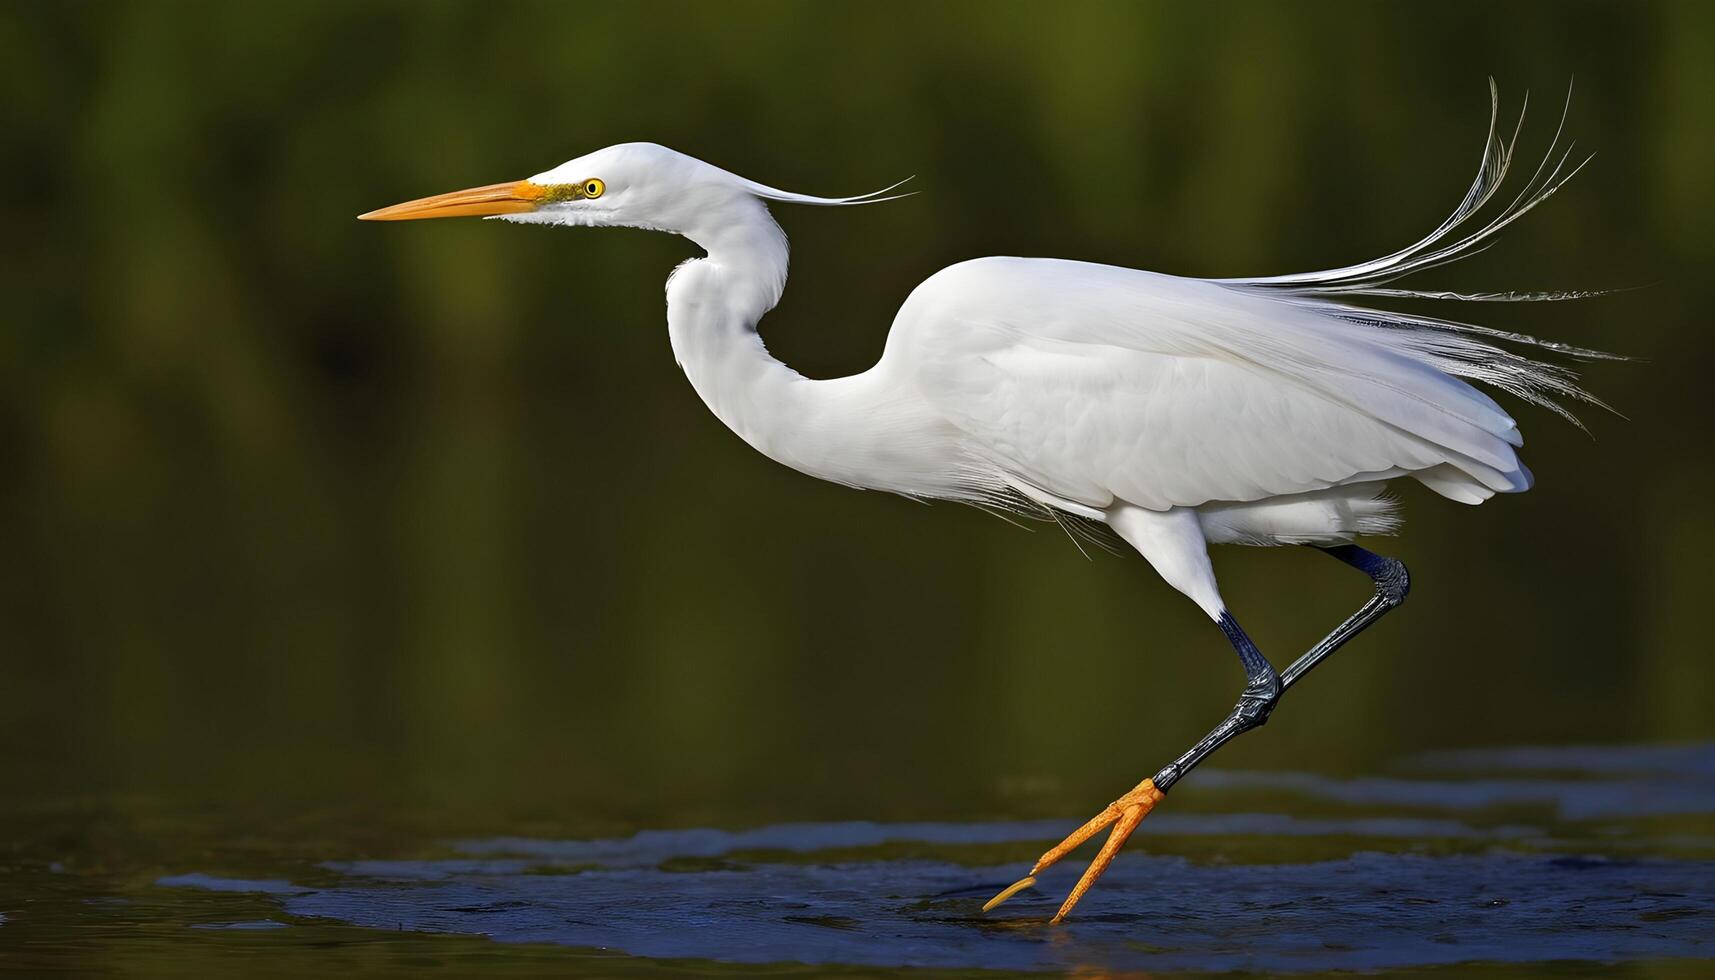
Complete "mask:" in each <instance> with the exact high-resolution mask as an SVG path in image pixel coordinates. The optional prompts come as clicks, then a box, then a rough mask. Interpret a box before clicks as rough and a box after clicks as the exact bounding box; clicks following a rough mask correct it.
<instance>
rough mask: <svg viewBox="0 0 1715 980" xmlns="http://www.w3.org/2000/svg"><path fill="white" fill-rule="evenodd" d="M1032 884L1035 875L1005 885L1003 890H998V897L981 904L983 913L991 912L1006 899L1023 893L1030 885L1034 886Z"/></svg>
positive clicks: (1034, 881) (1034, 880)
mask: <svg viewBox="0 0 1715 980" xmlns="http://www.w3.org/2000/svg"><path fill="white" fill-rule="evenodd" d="M1034 884H1036V876H1035V875H1027V876H1025V877H1023V878H1020V879H1018V880H1017V881H1015V882H1013V883H1012V884H1010V885H1007V886H1006V887H1005V888H1002V889H1001V890H1000V894H999V895H996V896H995V897H993V898H991V899H989V900H988V901H986V902H984V903H983V911H984V912H988V911H992V910H993V909H994V907H995V906H997V905H999V904H1000V903H1002V902H1004V901H1006V900H1007V899H1009V898H1011V897H1012V896H1014V895H1017V894H1018V893H1019V892H1021V891H1024V890H1025V889H1026V888H1029V887H1030V886H1031V885H1034Z"/></svg>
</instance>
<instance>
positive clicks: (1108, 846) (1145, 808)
mask: <svg viewBox="0 0 1715 980" xmlns="http://www.w3.org/2000/svg"><path fill="white" fill-rule="evenodd" d="M1166 795H1167V794H1165V793H1163V792H1162V791H1161V790H1158V789H1156V788H1155V780H1153V779H1146V780H1144V781H1143V782H1141V783H1138V784H1137V786H1136V787H1135V788H1133V789H1132V791H1131V792H1129V793H1127V794H1126V795H1124V796H1122V797H1120V798H1119V799H1117V800H1115V801H1113V802H1112V803H1109V804H1108V807H1107V809H1105V810H1103V811H1102V812H1101V813H1098V814H1096V815H1095V816H1094V817H1091V818H1090V821H1089V823H1086V824H1084V825H1083V826H1082V827H1079V828H1078V829H1077V830H1074V831H1072V833H1070V834H1068V835H1067V836H1066V839H1065V840H1063V841H1061V842H1060V843H1058V844H1055V845H1054V846H1053V847H1051V848H1049V849H1048V852H1047V853H1046V854H1043V855H1042V856H1041V857H1039V858H1037V859H1036V865H1035V866H1034V867H1032V868H1031V869H1030V873H1029V874H1028V875H1025V876H1024V877H1023V878H1020V879H1019V880H1018V881H1016V882H1014V883H1013V884H1011V885H1009V886H1007V887H1006V888H1005V889H1004V890H1002V891H1001V893H1000V894H999V895H996V896H995V897H993V898H991V899H989V900H988V903H987V904H985V905H984V906H983V911H984V912H987V911H989V910H990V909H993V908H994V907H995V906H997V905H999V904H1000V903H1002V902H1004V901H1006V900H1007V899H1009V898H1011V897H1012V896H1014V895H1016V894H1018V893H1019V892H1021V891H1023V890H1024V889H1026V888H1029V887H1030V886H1031V885H1034V884H1036V876H1037V875H1038V874H1041V873H1042V870H1043V869H1044V868H1047V867H1048V866H1050V865H1052V864H1053V863H1054V862H1056V861H1058V860H1060V859H1061V858H1063V857H1065V856H1066V855H1068V854H1070V853H1072V852H1073V851H1075V850H1077V849H1078V845H1080V844H1082V843H1084V842H1085V841H1087V840H1089V839H1090V838H1091V837H1094V836H1095V835H1096V832H1097V831H1099V830H1101V829H1102V828H1103V827H1106V826H1107V825H1108V824H1114V829H1113V830H1112V831H1111V832H1110V833H1109V834H1108V839H1107V840H1106V841H1104V842H1103V843H1102V849H1101V850H1100V851H1099V852H1097V854H1096V858H1095V860H1093V861H1091V862H1090V866H1089V867H1088V868H1085V869H1084V876H1083V877H1082V878H1079V879H1078V883H1077V884H1076V885H1075V886H1073V888H1072V894H1070V895H1067V896H1066V901H1064V902H1062V903H1061V904H1060V911H1058V912H1056V913H1054V919H1053V922H1054V923H1055V924H1058V923H1059V922H1060V921H1062V920H1063V919H1065V918H1066V915H1067V914H1068V913H1070V912H1071V911H1072V909H1073V908H1074V907H1075V906H1076V905H1077V904H1078V902H1079V900H1080V899H1082V898H1083V897H1084V893H1085V892H1087V891H1089V890H1090V886H1091V885H1094V884H1095V883H1096V879H1097V878H1100V877H1101V876H1102V872H1104V871H1106V870H1108V865H1110V864H1112V863H1114V855H1116V854H1118V853H1119V852H1120V848H1122V847H1124V846H1125V842H1126V838H1128V837H1130V836H1131V832H1132V831H1134V830H1136V829H1137V825H1138V824H1140V823H1142V822H1143V818H1144V817H1147V816H1149V811H1151V810H1153V809H1155V804H1157V803H1160V802H1161V798H1162V797H1163V796H1166ZM1115 821H1118V822H1117V823H1115Z"/></svg>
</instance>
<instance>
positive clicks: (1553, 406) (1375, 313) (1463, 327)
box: [1215, 78, 1626, 427]
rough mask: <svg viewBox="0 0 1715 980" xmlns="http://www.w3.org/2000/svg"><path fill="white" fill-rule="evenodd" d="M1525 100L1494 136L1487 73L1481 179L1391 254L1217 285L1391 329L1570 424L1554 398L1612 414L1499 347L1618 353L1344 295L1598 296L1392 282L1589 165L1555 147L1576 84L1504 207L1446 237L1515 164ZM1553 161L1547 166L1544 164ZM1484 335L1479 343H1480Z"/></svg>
mask: <svg viewBox="0 0 1715 980" xmlns="http://www.w3.org/2000/svg"><path fill="white" fill-rule="evenodd" d="M1529 103H1530V98H1529V95H1528V93H1527V95H1526V97H1525V105H1524V106H1523V107H1521V108H1520V110H1519V117H1518V122H1517V123H1516V124H1515V125H1514V127H1513V132H1512V136H1511V137H1510V138H1507V137H1504V136H1502V135H1501V134H1500V132H1499V129H1498V123H1499V119H1500V94H1499V90H1498V89H1497V88H1496V86H1495V80H1494V79H1493V78H1491V79H1489V131H1488V136H1487V138H1486V139H1485V140H1484V143H1483V158H1482V162H1481V164H1480V165H1479V166H1478V168H1477V177H1476V179H1475V180H1474V181H1473V182H1472V183H1471V186H1470V188H1469V189H1468V190H1467V191H1466V192H1465V197H1464V199H1463V200H1461V201H1460V202H1459V206H1458V207H1457V208H1455V209H1454V210H1453V213H1452V214H1450V215H1448V217H1447V219H1446V220H1445V221H1443V222H1441V224H1440V226H1438V227H1437V228H1436V229H1435V230H1434V231H1432V232H1430V233H1429V234H1428V235H1426V236H1425V237H1424V238H1422V239H1421V240H1419V241H1417V242H1416V243H1414V244H1412V245H1410V246H1408V247H1406V248H1404V249H1401V250H1399V251H1397V252H1394V253H1393V254H1391V255H1387V256H1384V257H1382V258H1379V259H1374V260H1372V261H1369V262H1361V263H1358V264H1356V265H1349V266H1343V267H1341V268H1338V269H1326V270H1323V271H1320V272H1302V273H1294V274H1291V275H1282V276H1266V277H1260V278H1247V279H1217V280H1215V281H1216V282H1219V283H1221V284H1223V285H1227V286H1233V287H1240V288H1254V289H1261V290H1268V291H1271V292H1280V293H1285V294H1288V295H1289V296H1290V297H1291V299H1290V300H1289V301H1290V302H1292V303H1293V304H1294V305H1298V306H1303V307H1307V308H1310V309H1314V310H1316V311H1317V312H1320V313H1323V314H1325V315H1328V316H1332V317H1335V318H1338V319H1341V320H1345V321H1348V322H1351V323H1357V324H1362V325H1364V326H1368V327H1374V328H1378V329H1382V330H1387V331H1389V332H1390V334H1391V336H1390V338H1389V342H1388V346H1390V347H1394V348H1397V349H1399V350H1400V352H1401V353H1404V354H1406V355H1408V356H1411V357H1413V358H1415V359H1417V360H1419V361H1422V362H1424V363H1427V364H1430V365H1432V366H1433V367H1435V368H1436V369H1438V370H1440V371H1443V372H1445V373H1447V374H1450V375H1453V376H1455V377H1460V378H1467V379H1470V380H1473V381H1477V382H1481V383H1483V384H1487V385H1492V386H1494V387H1496V388H1499V389H1501V390H1502V391H1506V392H1508V393H1510V394H1512V395H1515V396H1517V397H1519V398H1521V399H1523V400H1525V401H1527V402H1530V403H1532V404H1536V405H1541V406H1543V407H1545V408H1548V409H1550V410H1552V411H1554V412H1556V413H1558V414H1560V415H1561V416H1563V417H1565V418H1566V419H1568V420H1569V421H1571V422H1572V423H1573V424H1575V425H1579V426H1580V427H1582V423H1580V422H1579V421H1578V419H1577V417H1576V416H1574V415H1573V414H1572V412H1571V411H1570V410H1569V409H1567V408H1566V406H1565V405H1563V404H1562V403H1561V402H1560V401H1558V400H1557V399H1569V400H1573V401H1582V402H1585V403H1588V404H1592V405H1596V406H1598V407H1600V408H1604V409H1607V410H1608V411H1613V409H1612V408H1610V407H1609V406H1608V405H1606V404H1604V403H1603V402H1602V401H1601V400H1599V399H1597V398H1596V397H1595V396H1593V395H1591V394H1590V393H1589V392H1587V391H1585V390H1584V389H1583V388H1581V387H1579V386H1578V384H1577V378H1578V375H1577V373H1576V372H1574V371H1572V370H1571V369H1570V368H1567V367H1565V366H1563V365H1558V364H1551V363H1547V362H1544V361H1539V360H1535V359H1533V358H1530V357H1526V356H1524V355H1523V354H1520V353H1518V352H1516V351H1512V350H1508V349H1507V348H1505V347H1501V346H1499V343H1511V344H1520V345H1527V346H1531V347H1539V348H1542V349H1544V350H1548V351H1552V352H1554V353H1556V354H1559V355H1563V356H1566V357H1572V358H1577V359H1581V360H1626V358H1625V357H1624V356H1622V355H1618V354H1611V353H1608V352H1606V351H1599V350H1592V349H1590V348H1586V347H1577V346H1574V345H1571V344H1563V343H1559V342H1556V341H1551V340H1542V339H1540V338H1537V337H1532V336H1529V335H1527V334H1522V333H1514V332H1511V331H1506V330H1497V329H1494V328H1491V327H1484V326H1479V325H1477V324H1472V323H1464V322H1462V321H1458V320H1449V319H1444V318H1440V317H1431V316H1421V315H1418V314H1412V313H1401V312H1396V311H1393V310H1378V309H1373V308H1369V307H1360V306H1353V305H1351V304H1350V303H1347V302H1343V301H1342V300H1344V299H1346V298H1349V297H1355V296H1375V297H1386V298H1391V299H1427V300H1455V301H1465V302H1544V301H1559V300H1571V299H1584V298H1588V297H1592V296H1600V295H1604V294H1605V293H1606V292H1607V291H1606V290H1555V291H1546V292H1500V293H1456V292H1449V291H1445V290H1421V289H1400V288H1393V287H1390V286H1389V285H1388V284H1389V283H1392V282H1394V281H1396V280H1398V279H1400V278H1402V277H1404V276H1407V275H1410V274H1412V273H1415V272H1421V271H1423V270H1425V269H1431V268H1435V267H1437V266H1441V265H1446V264H1448V263H1450V262H1455V261H1458V260H1460V259H1464V258H1469V257H1471V256H1473V255H1476V254H1477V253H1478V252H1481V251H1483V250H1484V249H1486V248H1488V247H1489V246H1491V245H1493V244H1494V236H1496V235H1497V234H1498V233H1499V232H1500V231H1501V230H1502V229H1504V228H1506V227H1507V226H1508V225H1510V224H1512V223H1513V222H1514V221H1517V220H1518V219H1519V218H1521V217H1523V216H1524V215H1525V214H1527V213H1529V212H1530V211H1531V210H1532V209H1533V208H1535V207H1536V206H1537V205H1539V204H1541V203H1542V202H1543V201H1546V200H1548V199H1549V198H1550V197H1552V196H1553V195H1554V194H1555V192H1556V191H1558V190H1560V188H1561V187H1563V186H1565V184H1566V182H1567V181H1569V180H1571V179H1572V178H1573V177H1574V176H1576V175H1577V173H1578V172H1579V171H1580V170H1582V169H1583V168H1584V165H1585V164H1587V163H1589V162H1590V160H1591V158H1592V157H1594V156H1595V154H1590V155H1587V156H1585V157H1583V158H1582V159H1580V160H1579V161H1578V162H1577V163H1576V164H1572V165H1571V166H1570V167H1569V166H1568V164H1569V162H1570V161H1571V160H1572V153H1573V146H1572V145H1568V146H1567V147H1566V149H1565V150H1563V151H1560V152H1559V155H1558V158H1557V157H1556V151H1557V150H1558V149H1559V146H1560V139H1561V136H1562V134H1563V133H1564V131H1565V128H1566V119H1567V115H1568V112H1569V111H1570V109H1571V106H1572V88H1571V85H1570V84H1568V86H1567V90H1566V105H1565V107H1564V108H1563V109H1562V110H1561V114H1560V122H1559V125H1558V126H1557V127H1556V129H1555V133H1554V139H1553V141H1551V142H1550V144H1549V147H1548V150H1547V152H1546V153H1545V154H1544V155H1543V158H1542V161H1541V162H1540V163H1539V164H1538V165H1537V168H1536V170H1535V172H1534V173H1532V174H1531V178H1530V180H1529V181H1527V182H1526V183H1525V186H1524V187H1523V188H1522V189H1521V190H1520V191H1519V193H1518V194H1517V195H1516V196H1515V197H1514V198H1513V199H1512V201H1510V202H1509V203H1508V204H1507V205H1506V206H1505V207H1504V208H1502V209H1501V211H1500V212H1499V213H1498V214H1496V215H1495V216H1494V217H1493V218H1492V219H1490V220H1489V221H1488V222H1487V223H1486V224H1484V225H1483V226H1482V227H1481V228H1479V229H1477V230H1476V231H1473V232H1471V233H1469V234H1466V235H1464V236H1463V237H1460V238H1457V239H1455V240H1452V241H1448V239H1449V238H1450V237H1451V236H1453V234H1454V233H1455V232H1456V231H1457V230H1458V229H1459V228H1461V227H1463V226H1464V225H1465V224H1466V223H1467V222H1469V221H1470V220H1471V219H1472V218H1473V217H1475V216H1476V215H1477V214H1478V213H1479V212H1480V211H1482V210H1484V209H1485V208H1486V206H1487V205H1488V204H1489V203H1490V202H1491V201H1493V200H1494V199H1495V196H1496V194H1497V193H1498V192H1499V190H1500V188H1501V185H1502V184H1503V183H1504V182H1505V180H1506V176H1507V172H1508V171H1509V170H1510V169H1511V167H1512V163H1513V156H1514V150H1515V148H1516V147H1517V146H1518V138H1519V133H1520V132H1521V131H1522V129H1523V127H1524V117H1525V110H1526V109H1527V108H1528V107H1529ZM1550 161H1553V166H1552V167H1550V166H1549V164H1550ZM1479 338H1481V339H1479Z"/></svg>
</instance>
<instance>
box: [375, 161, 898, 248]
mask: <svg viewBox="0 0 1715 980" xmlns="http://www.w3.org/2000/svg"><path fill="white" fill-rule="evenodd" d="M908 179H909V178H908ZM901 183H903V181H901ZM897 186H899V185H898V184H895V185H893V187H897ZM893 187H889V188H886V189H885V190H880V191H876V192H875V193H873V194H864V195H861V196H859V197H844V198H830V197H812V196H810V195H807V194H792V193H789V192H787V191H781V190H776V189H775V188H772V187H768V186H765V185H763V184H758V183H756V182H755V181H750V180H746V179H744V178H743V177H740V176H738V175H737V174H733V173H729V172H727V171H725V170H722V169H721V168H719V167H716V166H714V165H712V164H708V163H704V162H703V161H701V160H698V159H697V158H695V157H691V156H686V155H685V154H683V153H679V152H677V151H675V150H670V149H668V148H667V147H665V146H660V145H658V144H655V143H620V144H618V145H615V146H610V147H607V148H605V149H601V150H597V151H595V152H594V153H586V154H585V155H583V156H581V157H578V158H577V159H575V160H568V161H566V162H565V163H562V164H560V165H559V166H557V167H553V168H550V169H548V170H544V171H542V172H541V173H539V174H536V175H535V176H533V177H529V178H526V179H524V180H515V181H508V182H505V183H500V184H488V185H486V186H483V187H473V188H471V189H469V190H462V191H453V192H452V193H450V194H437V195H435V196H434V197H425V198H420V199H418V200H415V201H406V202H405V203H403V204H395V205H393V206H392V207H387V208H381V209H380V210H378V211H371V212H369V213H368V214H362V215H358V217H359V218H361V219H363V220H366V221H409V220H413V219H417V218H453V217H465V216H476V217H486V218H501V219H504V220H506V221H519V222H527V223H532V224H551V225H584V226H589V227H598V228H599V227H627V228H648V229H652V230H655V231H670V232H677V233H681V234H685V233H692V232H694V231H695V230H696V229H698V228H699V227H702V226H704V225H707V224H708V223H709V222H711V221H719V220H722V219H723V218H726V217H730V216H731V213H732V212H733V211H735V210H738V209H745V208H755V207H757V205H758V204H759V202H760V201H762V200H771V201H789V202H792V203H795V204H821V205H840V204H870V203H874V202H877V201H884V200H892V198H891V197H885V196H883V195H885V194H887V192H888V191H890V190H892V189H893Z"/></svg>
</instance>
